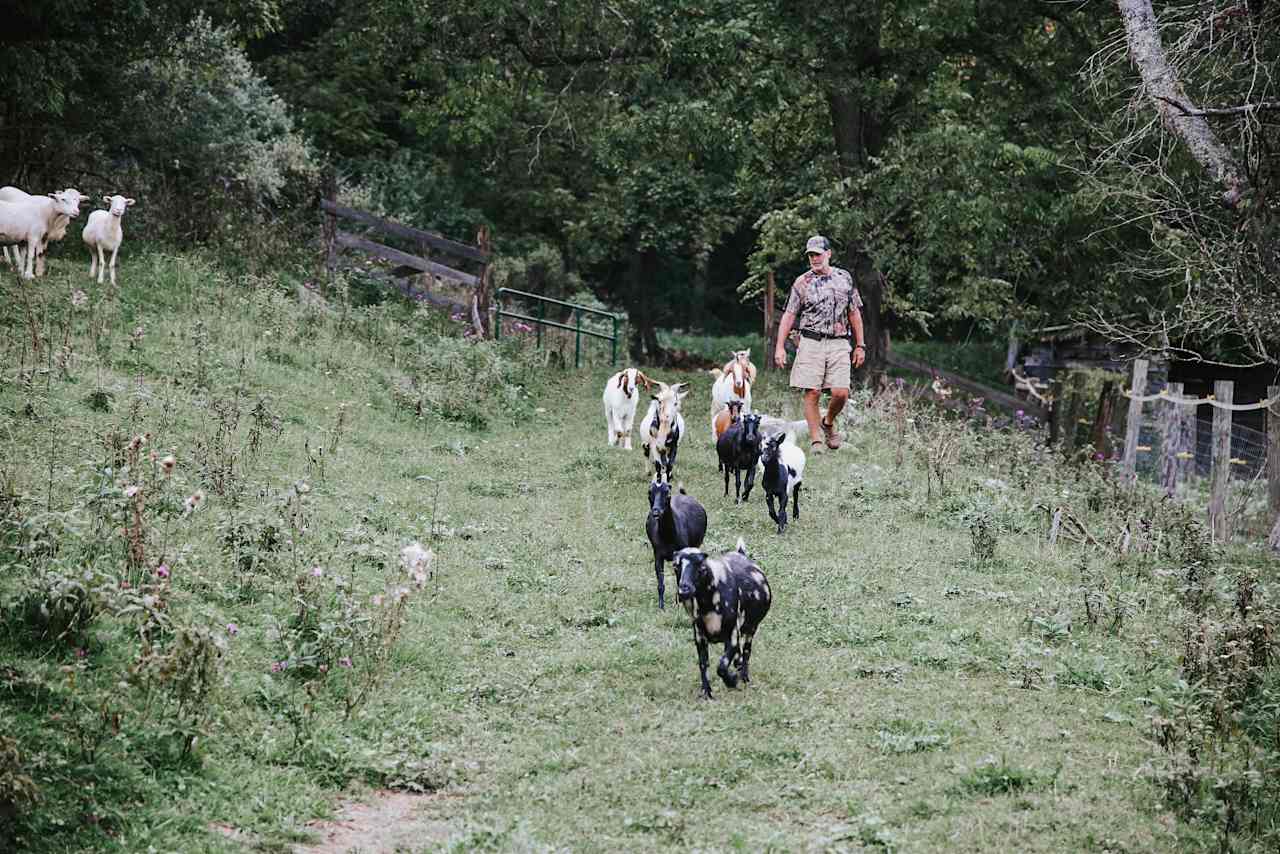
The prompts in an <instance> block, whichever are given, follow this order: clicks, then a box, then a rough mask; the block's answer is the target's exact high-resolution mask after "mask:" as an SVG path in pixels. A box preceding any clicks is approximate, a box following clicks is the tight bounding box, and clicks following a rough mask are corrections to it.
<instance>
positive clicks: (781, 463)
mask: <svg viewBox="0 0 1280 854" xmlns="http://www.w3.org/2000/svg"><path fill="white" fill-rule="evenodd" d="M760 463H761V465H762V466H763V467H764V478H763V480H762V481H761V482H762V483H763V485H764V501H765V504H767V505H768V507H769V518H770V519H772V520H773V521H775V522H777V523H778V533H779V534H782V533H785V532H786V530H787V499H788V498H790V499H791V508H792V513H793V514H794V515H795V518H797V519H799V518H800V484H801V482H802V481H803V480H804V451H802V450H800V446H799V445H797V444H796V443H795V439H794V438H793V437H792V435H791V434H790V433H778V434H777V435H775V436H771V437H769V438H768V439H767V440H765V443H764V450H763V451H762V452H761V454H760ZM775 498H776V499H778V510H777V512H774V509H773V500H774V499H775Z"/></svg>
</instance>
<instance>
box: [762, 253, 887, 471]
mask: <svg viewBox="0 0 1280 854" xmlns="http://www.w3.org/2000/svg"><path fill="white" fill-rule="evenodd" d="M804 249H805V254H807V255H808V256H809V271H808V272H807V273H804V274H803V275H801V276H799V277H798V278H797V279H796V280H795V283H794V284H793V285H792V286H791V296H790V298H788V300H787V308H786V310H785V311H784V312H783V314H782V324H781V325H780V326H779V327H778V344H777V347H775V348H774V354H773V360H774V361H775V362H776V363H777V365H778V367H779V368H785V367H786V366H787V351H786V350H785V349H784V346H783V345H784V344H785V343H786V340H787V336H788V335H789V334H790V333H791V329H792V327H793V326H794V327H795V328H796V329H798V330H799V332H800V348H799V349H798V350H797V351H796V363H795V365H793V366H792V368H791V387H792V388H798V389H800V390H801V391H802V392H803V393H804V420H805V421H806V422H808V424H809V439H810V446H809V453H811V454H816V453H820V452H821V451H822V448H823V445H824V444H825V445H826V447H828V448H830V449H832V450H833V451H834V450H835V449H836V448H839V447H840V434H839V433H838V432H837V431H836V416H837V415H839V414H840V410H841V409H844V404H845V401H847V400H848V399H849V374H850V365H852V367H854V368H857V367H861V365H862V363H863V361H865V360H866V352H867V348H866V345H865V344H864V343H863V339H862V312H861V311H860V309H861V308H862V297H861V296H860V295H859V294H858V289H857V288H856V287H855V286H854V284H853V276H851V275H849V272H848V271H847V270H842V269H840V268H839V267H832V266H831V244H830V243H829V242H828V241H827V239H826V238H825V237H823V236H822V235H814V236H813V237H810V238H809V242H808V243H807V244H805V248H804ZM851 336H852V339H853V343H852V344H851V343H850V340H849V339H850V337H851ZM823 389H829V390H830V391H831V401H830V402H829V403H828V404H827V415H826V418H822V417H821V415H820V413H819V410H818V399H819V398H820V397H821V396H822V391H823Z"/></svg>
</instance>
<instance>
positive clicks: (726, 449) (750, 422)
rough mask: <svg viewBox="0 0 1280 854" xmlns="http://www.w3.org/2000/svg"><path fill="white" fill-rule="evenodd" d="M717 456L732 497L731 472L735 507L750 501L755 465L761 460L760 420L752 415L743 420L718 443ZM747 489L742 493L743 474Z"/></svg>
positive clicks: (725, 483)
mask: <svg viewBox="0 0 1280 854" xmlns="http://www.w3.org/2000/svg"><path fill="white" fill-rule="evenodd" d="M716 454H717V455H718V456H719V457H720V467H721V468H722V469H723V470H724V494H725V497H726V498H728V497H729V472H730V471H732V472H733V485H734V493H733V503H734V504H738V503H741V502H745V501H747V500H748V499H750V498H751V487H753V486H754V485H755V482H756V463H757V462H759V460H760V416H759V415H757V414H755V413H754V412H753V413H750V414H748V415H744V416H742V418H741V419H739V421H738V422H737V423H736V424H732V425H730V427H729V429H728V430H725V431H724V434H723V435H721V436H720V438H719V439H717V440H716ZM744 471H745V472H746V473H747V476H746V489H745V491H744V490H743V477H742V473H743V472H744Z"/></svg>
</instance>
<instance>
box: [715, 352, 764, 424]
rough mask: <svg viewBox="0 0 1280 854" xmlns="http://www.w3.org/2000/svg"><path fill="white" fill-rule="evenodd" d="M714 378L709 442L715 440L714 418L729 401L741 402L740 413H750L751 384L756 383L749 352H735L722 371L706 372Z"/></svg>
mask: <svg viewBox="0 0 1280 854" xmlns="http://www.w3.org/2000/svg"><path fill="white" fill-rule="evenodd" d="M708 373H710V374H711V376H713V377H715V383H713V384H712V386H711V434H712V435H711V440H712V441H713V442H714V441H715V440H716V438H717V437H716V435H715V429H716V416H717V415H719V414H720V412H721V411H722V410H724V409H726V408H727V407H728V406H729V401H730V400H733V399H734V398H737V399H738V400H741V401H742V411H743V412H750V411H751V384H752V383H754V382H755V381H756V366H755V365H753V364H751V351H750V350H735V351H734V353H733V360H732V361H731V362H729V363H728V364H727V365H725V366H724V369H723V370H719V371H708Z"/></svg>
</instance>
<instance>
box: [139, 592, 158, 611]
mask: <svg viewBox="0 0 1280 854" xmlns="http://www.w3.org/2000/svg"><path fill="white" fill-rule="evenodd" d="M142 606H143V607H144V608H146V609H147V610H148V611H150V610H151V609H152V608H154V607H155V606H156V597H154V596H152V595H151V594H150V593H148V594H147V595H146V596H143V597H142Z"/></svg>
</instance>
